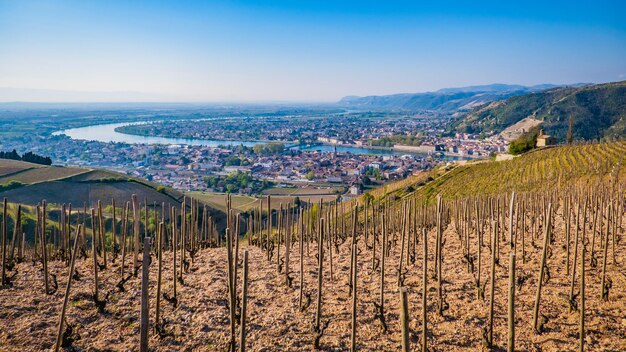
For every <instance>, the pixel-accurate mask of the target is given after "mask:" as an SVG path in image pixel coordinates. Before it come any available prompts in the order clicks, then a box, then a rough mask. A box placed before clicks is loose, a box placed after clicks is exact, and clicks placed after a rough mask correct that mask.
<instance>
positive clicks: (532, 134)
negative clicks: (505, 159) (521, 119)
mask: <svg viewBox="0 0 626 352" xmlns="http://www.w3.org/2000/svg"><path fill="white" fill-rule="evenodd" d="M538 135H539V131H538V130H537V128H533V129H531V130H529V131H528V132H526V133H524V134H522V135H521V136H519V137H518V138H517V139H515V140H513V141H511V144H509V153H511V154H513V155H518V154H522V153H525V152H527V151H529V150H532V149H534V148H535V147H536V146H537V136H538Z"/></svg>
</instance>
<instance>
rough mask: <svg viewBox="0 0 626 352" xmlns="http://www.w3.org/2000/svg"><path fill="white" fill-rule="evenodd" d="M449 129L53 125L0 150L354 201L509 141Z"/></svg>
mask: <svg viewBox="0 0 626 352" xmlns="http://www.w3.org/2000/svg"><path fill="white" fill-rule="evenodd" d="M450 120H451V118H450V117H448V116H438V115H434V116H424V115H419V116H396V115H393V114H392V115H389V116H387V115H385V114H378V115H376V114H342V115H339V116H332V115H331V116H329V115H326V116H322V117H315V116H314V117H311V116H309V115H307V116H289V117H281V116H278V117H277V116H272V117H264V116H256V117H237V118H232V117H228V118H226V117H220V118H215V119H202V120H191V119H188V120H185V119H182V120H181V119H178V120H176V121H166V120H165V121H164V120H158V121H150V122H148V123H142V124H130V123H129V124H125V125H123V126H122V127H118V128H117V129H116V132H115V133H125V134H132V135H139V136H160V137H175V138H187V139H188V138H194V139H195V140H203V139H206V140H208V139H209V137H211V138H212V139H217V140H223V141H229V142H228V143H223V144H222V145H217V146H215V145H214V146H208V145H192V144H152V143H119V142H107V141H102V140H101V141H98V140H92V141H90V140H86V139H73V138H70V137H68V136H66V135H63V134H58V135H55V134H53V133H51V132H52V131H54V130H60V129H62V127H64V125H63V123H62V122H59V123H57V124H56V125H55V126H49V127H48V128H47V129H46V130H44V131H41V132H40V133H36V134H31V135H30V137H28V138H26V137H24V135H22V136H20V138H12V137H11V136H7V137H6V138H4V139H3V141H2V143H1V144H0V149H1V150H6V151H10V150H13V149H16V150H17V151H19V152H21V153H23V152H26V151H32V152H35V153H37V154H39V155H45V156H49V157H50V158H51V159H52V161H53V164H55V165H63V166H82V167H94V168H104V169H108V170H112V171H118V172H122V173H124V174H127V175H129V176H137V177H142V178H146V179H148V180H151V181H154V182H157V183H160V184H162V185H165V186H170V187H173V188H176V189H179V190H183V191H201V192H229V193H242V194H251V195H253V194H258V193H259V192H261V191H262V190H263V189H266V188H269V187H285V186H289V187H294V186H295V187H315V188H323V187H329V188H339V189H343V192H340V193H346V195H347V196H350V195H358V194H360V193H361V192H362V191H363V190H364V189H367V188H369V187H374V186H378V185H381V184H384V183H386V182H390V181H393V180H397V179H402V178H405V177H407V176H408V175H411V174H416V173H419V172H422V171H424V170H430V169H432V168H434V167H436V166H437V165H441V164H446V163H449V162H452V161H455V160H461V159H471V158H487V157H489V156H491V155H493V154H494V153H498V152H503V151H505V150H506V148H507V145H508V142H507V141H505V140H504V139H503V138H501V137H500V136H499V135H497V134H493V135H491V136H485V135H474V134H467V133H450V132H448V131H447V130H446V127H445V126H446V124H447V123H448V122H449V121H450ZM238 141H257V142H258V143H257V144H256V146H245V145H244V143H239V142H238ZM259 141H263V142H259ZM245 144H247V145H249V143H245ZM346 147H347V148H346ZM241 175H245V176H241Z"/></svg>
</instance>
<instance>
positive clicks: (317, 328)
mask: <svg viewBox="0 0 626 352" xmlns="http://www.w3.org/2000/svg"><path fill="white" fill-rule="evenodd" d="M317 253H318V258H317V259H318V264H317V309H316V311H315V325H314V326H313V329H314V333H315V341H314V343H313V347H314V348H315V349H316V350H317V349H319V348H320V338H321V337H322V333H323V329H322V326H321V320H322V279H323V275H322V270H323V269H324V218H321V219H320V228H319V239H318V241H317Z"/></svg>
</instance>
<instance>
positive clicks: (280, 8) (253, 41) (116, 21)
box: [0, 0, 626, 102]
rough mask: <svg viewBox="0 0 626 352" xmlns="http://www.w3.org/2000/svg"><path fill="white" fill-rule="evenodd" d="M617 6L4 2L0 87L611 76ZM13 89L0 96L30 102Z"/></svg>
mask: <svg viewBox="0 0 626 352" xmlns="http://www.w3.org/2000/svg"><path fill="white" fill-rule="evenodd" d="M625 16H626V2H624V1H520V2H518V3H514V2H512V1H482V2H481V1H472V2H470V1H393V0H388V1H339V0H335V1H327V0H317V1H297V0H292V1H149V2H148V1H37V0H27V1H13V0H0V88H20V89H21V90H20V91H21V92H22V93H23V92H24V91H27V90H29V89H43V90H61V91H68V92H67V94H65V95H64V98H63V99H67V100H81V99H85V98H84V95H80V94H78V93H79V92H91V95H89V97H90V98H89V99H90V100H98V99H101V100H106V99H107V97H112V96H114V97H115V98H111V99H113V100H125V99H127V100H152V101H154V100H160V101H203V102H204V101H206V102H213V101H335V100H338V99H339V98H341V97H342V96H345V95H380V94H391V93H399V92H421V91H431V90H436V89H439V88H444V87H456V86H465V85H475V84H488V83H496V82H497V83H511V84H526V85H532V84H539V83H576V82H608V81H618V80H626V20H624V18H625ZM4 91H5V92H6V90H4ZM110 92H117V93H116V95H111V94H110ZM74 93H76V94H74ZM7 94H8V93H7ZM15 94H17V96H16V97H15V96H11V97H4V99H3V97H2V96H0V101H1V100H5V101H6V100H15V99H17V100H28V95H27V94H25V93H24V95H23V96H20V95H19V94H21V93H15ZM94 97H96V98H94ZM20 98H22V99H20Z"/></svg>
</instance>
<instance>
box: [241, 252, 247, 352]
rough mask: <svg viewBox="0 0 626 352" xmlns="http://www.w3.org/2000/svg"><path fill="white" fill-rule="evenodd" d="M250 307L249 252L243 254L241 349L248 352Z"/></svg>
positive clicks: (242, 351)
mask: <svg viewBox="0 0 626 352" xmlns="http://www.w3.org/2000/svg"><path fill="white" fill-rule="evenodd" d="M247 306H248V250H245V251H244V252H243V288H242V291H241V324H240V325H241V336H240V340H239V349H240V350H241V352H246V308H247Z"/></svg>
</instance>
